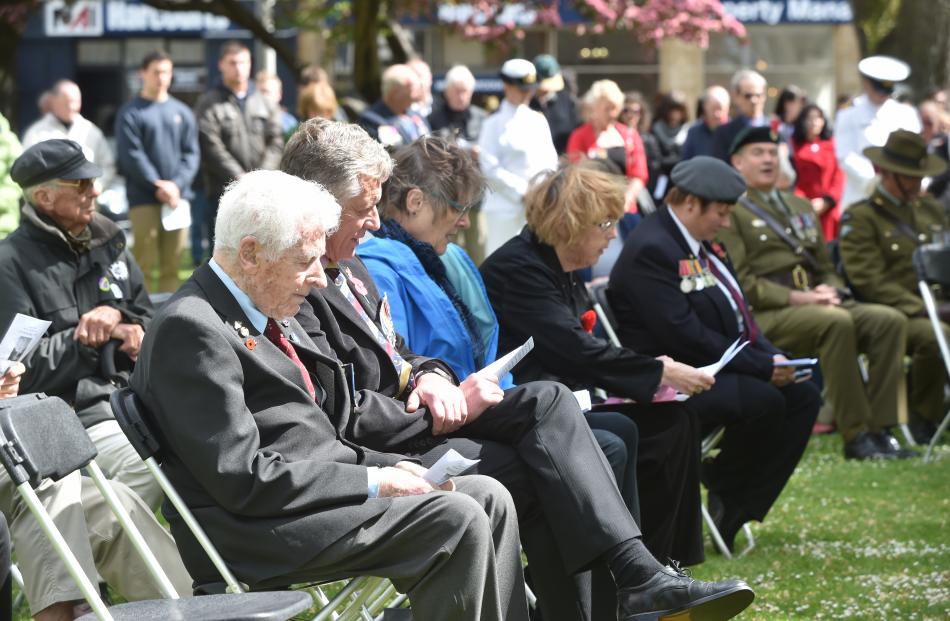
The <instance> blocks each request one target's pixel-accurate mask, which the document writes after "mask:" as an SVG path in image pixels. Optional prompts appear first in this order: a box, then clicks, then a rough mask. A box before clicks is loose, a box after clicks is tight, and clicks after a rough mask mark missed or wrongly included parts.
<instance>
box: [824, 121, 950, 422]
mask: <svg viewBox="0 0 950 621" xmlns="http://www.w3.org/2000/svg"><path fill="white" fill-rule="evenodd" d="M864 154H865V155H866V156H867V158H868V159H870V160H871V161H872V162H873V163H874V165H875V167H876V168H877V169H878V170H879V172H880V175H881V180H880V183H879V184H878V185H877V187H876V188H875V190H874V193H873V194H871V196H870V197H869V198H867V199H865V200H863V201H861V202H859V203H855V204H854V205H851V207H849V208H848V210H847V211H846V212H845V214H844V216H843V217H842V220H841V225H842V226H841V259H842V261H843V263H844V268H845V272H846V273H847V275H848V279H849V280H850V282H851V285H852V286H853V287H854V292H855V294H856V295H857V296H858V297H859V299H862V300H866V301H868V302H875V303H877V304H887V305H888V306H890V307H892V308H895V309H897V310H899V311H900V312H901V313H903V314H904V315H906V316H907V317H908V322H907V350H908V353H909V354H910V355H911V356H912V365H911V380H910V385H911V391H910V405H911V411H912V412H913V413H915V414H916V415H919V417H920V419H922V420H915V417H912V419H911V423H912V425H911V428H912V429H913V430H914V431H915V435H918V436H919V437H918V438H917V439H918V440H925V439H929V436H930V435H932V434H933V432H934V430H935V429H934V424H936V423H939V422H940V420H941V418H943V415H944V410H943V394H944V382H945V380H946V375H945V373H946V371H945V370H944V368H943V362H942V361H941V359H940V351H939V349H938V346H937V339H936V336H935V335H934V332H933V327H932V325H931V323H930V321H929V320H928V319H927V316H926V312H925V311H924V302H923V299H922V298H921V297H920V294H919V289H918V288H917V274H916V272H915V271H914V266H913V262H912V260H911V257H912V255H913V253H914V249H915V248H917V246H919V245H921V244H929V243H932V242H936V243H947V242H948V241H950V239H948V237H950V235H948V231H950V226H948V223H947V217H946V214H945V212H944V210H943V207H942V206H941V204H940V203H939V202H937V200H936V199H934V198H933V197H931V196H929V195H926V194H924V195H922V194H921V191H920V187H921V183H920V182H921V179H922V178H923V177H929V176H934V175H937V174H940V173H941V172H943V171H944V169H945V168H946V164H945V163H944V161H943V160H941V159H940V158H939V157H937V156H936V155H928V154H927V147H926V144H925V143H924V140H923V138H921V137H920V136H919V135H917V134H915V133H912V132H908V131H904V130H898V131H895V132H893V133H892V134H891V135H890V136H888V139H887V143H886V144H885V145H884V146H883V147H868V148H867V149H865V150H864ZM944 321H945V322H946V321H947V318H946V317H944ZM943 329H944V332H945V333H946V334H947V335H948V338H950V327H948V325H947V324H946V323H944V326H943Z"/></svg>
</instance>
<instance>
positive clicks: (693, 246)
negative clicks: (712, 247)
mask: <svg viewBox="0 0 950 621" xmlns="http://www.w3.org/2000/svg"><path fill="white" fill-rule="evenodd" d="M667 211H669V212H670V217H671V218H673V222H675V223H676V227H677V228H678V229H679V230H680V233H682V234H683V238H684V239H685V240H686V244H687V245H688V246H689V251H690V252H692V253H693V254H694V255H696V256H699V249H700V248H701V247H702V244H700V243H699V242H698V241H697V240H696V238H694V237H693V236H692V235H690V234H689V231H687V230H686V227H685V226H684V225H683V223H682V222H680V219H679V218H677V217H676V212H674V211H673V210H672V209H670V208H669V207H667Z"/></svg>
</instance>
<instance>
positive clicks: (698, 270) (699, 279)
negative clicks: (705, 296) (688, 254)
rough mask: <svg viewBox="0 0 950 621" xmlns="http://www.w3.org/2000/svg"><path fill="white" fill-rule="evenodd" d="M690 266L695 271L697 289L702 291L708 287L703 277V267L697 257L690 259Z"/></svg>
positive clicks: (694, 278) (694, 279) (694, 277)
mask: <svg viewBox="0 0 950 621" xmlns="http://www.w3.org/2000/svg"><path fill="white" fill-rule="evenodd" d="M690 268H691V271H692V272H693V281H694V282H695V285H694V286H695V288H696V291H702V290H703V289H705V288H706V280H705V279H704V278H703V269H702V267H701V266H700V264H699V261H698V260H697V259H693V260H692V261H690Z"/></svg>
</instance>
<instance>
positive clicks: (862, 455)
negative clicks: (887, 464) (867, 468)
mask: <svg viewBox="0 0 950 621" xmlns="http://www.w3.org/2000/svg"><path fill="white" fill-rule="evenodd" d="M844 458H845V459H893V458H894V455H890V454H888V453H885V452H884V449H883V448H882V447H881V445H880V444H879V443H878V441H877V436H876V434H874V433H871V432H870V431H862V432H861V433H859V434H858V435H856V436H854V438H852V439H851V441H850V442H845V443H844Z"/></svg>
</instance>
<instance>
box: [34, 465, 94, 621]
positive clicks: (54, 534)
mask: <svg viewBox="0 0 950 621" xmlns="http://www.w3.org/2000/svg"><path fill="white" fill-rule="evenodd" d="M17 491H18V492H19V493H20V496H21V497H22V498H23V500H24V501H25V502H26V504H27V506H28V507H29V508H30V511H31V512H32V513H33V517H35V518H36V521H37V522H39V524H40V528H41V529H42V530H43V533H44V534H45V535H46V536H47V537H48V538H49V540H50V541H51V542H52V543H53V548H55V549H56V553H57V554H59V557H60V558H61V559H62V560H63V563H65V565H66V569H67V571H69V575H70V576H72V578H73V580H75V581H76V584H77V585H78V586H79V590H80V591H82V595H83V597H85V598H86V601H87V602H88V603H89V605H90V606H91V607H92V611H93V612H94V613H96V616H97V617H98V618H99V619H100V621H113V619H112V615H111V614H109V610H108V609H107V608H106V605H105V603H104V602H103V601H102V598H101V597H100V596H99V589H98V588H96V586H95V585H93V584H92V582H91V581H90V580H89V577H88V576H87V575H86V572H84V571H83V570H82V567H81V566H80V565H79V561H78V560H76V557H75V555H73V552H72V550H70V549H69V544H67V543H66V540H65V539H63V535H62V534H61V533H60V532H59V529H58V528H56V524H54V523H53V520H52V519H51V518H50V516H49V514H48V513H47V512H46V509H45V508H44V507H43V504H42V503H41V502H40V499H39V498H37V497H36V492H34V491H33V488H32V487H30V484H29V482H24V483H21V484H20V485H18V486H17Z"/></svg>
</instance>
